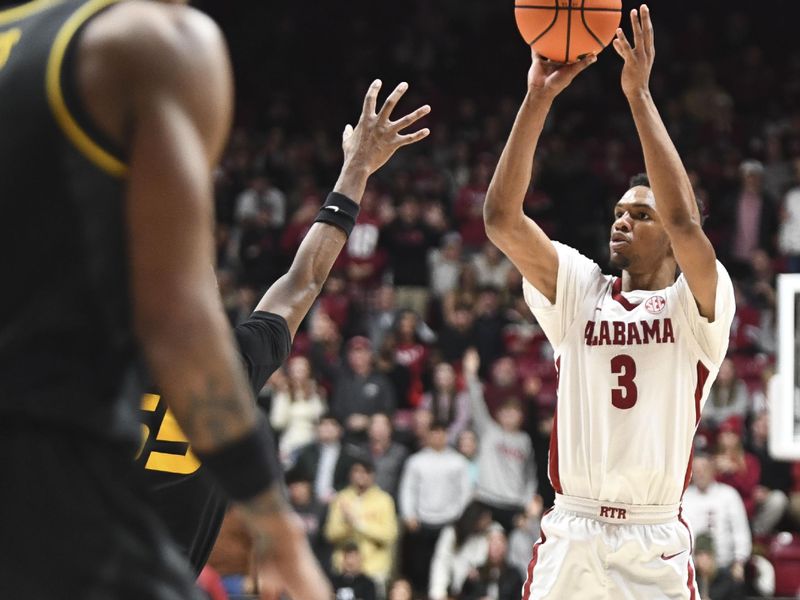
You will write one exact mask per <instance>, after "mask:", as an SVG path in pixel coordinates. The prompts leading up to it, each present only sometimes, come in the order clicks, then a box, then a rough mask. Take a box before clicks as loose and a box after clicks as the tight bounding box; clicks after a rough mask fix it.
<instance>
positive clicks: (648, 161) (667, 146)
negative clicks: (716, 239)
mask: <svg viewBox="0 0 800 600" xmlns="http://www.w3.org/2000/svg"><path fill="white" fill-rule="evenodd" d="M631 25H632V26H633V39H634V46H633V47H631V45H630V43H629V42H628V40H627V38H626V37H625V34H624V33H623V32H622V29H618V30H617V36H616V38H615V39H614V42H613V43H614V50H616V51H617V54H619V55H620V56H621V57H622V58H623V60H624V61H625V64H624V66H623V67H622V90H623V92H624V93H625V96H626V98H627V99H628V103H629V104H630V107H631V112H632V113H633V120H634V122H635V123H636V129H637V131H638V132H639V139H640V140H641V144H642V150H643V152H644V162H645V166H646V168H647V175H648V177H649V178H650V187H651V189H652V191H653V195H654V196H655V199H656V206H657V212H658V216H659V218H660V219H661V220H662V222H663V224H664V229H665V230H666V232H667V235H669V238H670V241H671V242H672V249H673V252H674V253H675V260H676V261H677V263H678V266H679V267H680V268H681V271H683V274H684V275H685V277H686V282H687V283H688V285H689V289H690V290H691V291H692V294H693V295H694V298H695V300H696V301H697V306H698V309H699V311H700V314H701V315H702V316H704V317H706V318H708V319H709V320H711V321H713V320H714V305H715V296H716V288H717V268H716V255H715V253H714V248H713V246H712V245H711V242H710V241H709V239H708V238H707V237H706V235H705V233H704V232H703V228H702V221H701V215H700V211H699V210H698V208H697V202H696V201H695V196H694V190H693V189H692V184H691V182H690V181H689V176H688V175H687V173H686V169H685V168H684V166H683V163H682V162H681V158H680V156H679V155H678V151H677V150H676V148H675V145H674V144H673V143H672V140H671V139H670V137H669V133H668V132H667V128H666V127H665V126H664V122H663V121H662V120H661V116H660V115H659V113H658V109H657V108H656V105H655V103H654V102H653V97H652V96H651V95H650V86H649V83H650V71H651V69H652V67H653V60H654V58H655V44H654V40H653V24H652V22H651V20H650V9H649V8H648V7H647V5H645V4H643V5H642V6H641V9H640V10H639V11H637V10H636V9H634V10H632V11H631Z"/></svg>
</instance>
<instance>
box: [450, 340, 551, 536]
mask: <svg viewBox="0 0 800 600" xmlns="http://www.w3.org/2000/svg"><path fill="white" fill-rule="evenodd" d="M479 366H480V358H479V357H478V353H477V351H475V350H474V349H471V350H468V351H467V353H466V354H465V355H464V378H465V379H466V382H467V388H468V390H469V395H470V401H471V403H472V422H473V425H474V426H475V432H476V433H477V434H478V438H479V439H480V450H479V451H478V464H479V468H478V487H477V490H476V498H478V499H479V500H481V501H482V502H484V503H485V504H486V505H488V506H489V507H490V508H491V510H492V517H493V518H494V520H496V521H497V522H498V523H500V524H501V525H502V526H503V529H505V530H506V531H511V529H512V527H513V521H514V516H515V515H516V514H517V513H520V512H522V511H523V510H524V507H525V506H526V505H527V504H528V502H530V501H531V500H532V499H533V497H534V495H535V494H536V463H535V461H534V457H533V448H532V446H531V439H530V437H529V436H528V434H526V433H525V432H523V431H522V430H521V427H522V419H523V414H522V410H521V408H520V405H519V402H518V401H517V402H514V401H509V402H507V403H505V404H503V405H501V406H500V409H499V410H498V411H497V421H495V420H494V419H493V418H492V416H491V415H490V414H489V410H488V409H487V408H486V403H485V402H484V399H483V389H482V387H481V382H480V380H479V379H478V368H479Z"/></svg>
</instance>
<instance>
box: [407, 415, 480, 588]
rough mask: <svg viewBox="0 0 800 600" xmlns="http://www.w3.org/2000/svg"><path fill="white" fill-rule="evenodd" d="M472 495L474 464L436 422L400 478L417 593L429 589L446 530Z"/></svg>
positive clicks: (409, 569) (410, 571) (411, 576)
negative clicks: (471, 467) (451, 445)
mask: <svg viewBox="0 0 800 600" xmlns="http://www.w3.org/2000/svg"><path fill="white" fill-rule="evenodd" d="M471 495H472V483H471V481H470V477H469V462H468V461H467V459H466V458H464V457H463V456H461V454H459V453H458V452H456V451H455V450H453V449H451V448H449V447H448V445H447V426H446V424H445V423H443V422H441V421H434V422H433V424H432V425H431V428H430V431H429V432H428V436H427V440H426V445H425V448H424V449H423V450H420V451H419V452H417V453H416V454H414V455H413V456H412V457H411V458H409V460H408V462H407V463H406V467H405V469H404V471H403V478H402V480H401V482H400V515H401V516H402V518H403V522H404V524H405V528H406V537H405V540H404V543H403V546H404V552H403V556H404V560H403V567H404V573H405V575H407V576H408V578H409V580H410V581H411V585H412V586H413V588H414V590H416V591H417V592H424V591H425V590H427V589H428V577H429V569H430V563H431V558H432V557H433V551H434V548H435V546H436V540H437V539H438V538H439V534H440V532H441V531H442V529H443V528H444V527H445V526H447V525H450V524H451V523H453V522H454V521H455V520H456V519H457V518H458V517H459V516H460V515H461V513H462V512H463V510H464V508H465V507H466V504H467V502H469V499H470V497H471Z"/></svg>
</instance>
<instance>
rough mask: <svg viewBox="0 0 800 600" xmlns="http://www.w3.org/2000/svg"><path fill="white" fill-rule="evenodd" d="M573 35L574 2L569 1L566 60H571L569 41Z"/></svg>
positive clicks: (566, 61)
mask: <svg viewBox="0 0 800 600" xmlns="http://www.w3.org/2000/svg"><path fill="white" fill-rule="evenodd" d="M571 35H572V2H570V3H569V11H568V12H567V49H566V51H565V52H564V62H565V63H568V62H569V41H570V36H571Z"/></svg>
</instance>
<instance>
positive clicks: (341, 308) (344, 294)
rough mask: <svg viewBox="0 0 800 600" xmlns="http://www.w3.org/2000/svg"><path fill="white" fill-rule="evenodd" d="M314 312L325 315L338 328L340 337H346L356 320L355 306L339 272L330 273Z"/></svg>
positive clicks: (342, 275)
mask: <svg viewBox="0 0 800 600" xmlns="http://www.w3.org/2000/svg"><path fill="white" fill-rule="evenodd" d="M316 310H321V311H323V312H324V313H326V314H327V315H328V316H329V317H330V318H331V319H333V321H334V323H337V324H338V326H339V331H341V332H342V335H344V336H347V335H348V334H349V333H350V330H351V329H352V323H353V322H355V321H356V320H357V315H356V314H355V313H356V310H355V306H354V305H353V301H352V299H351V296H350V290H348V289H347V280H346V279H345V278H344V274H343V273H341V272H339V271H332V272H331V273H330V275H328V279H327V280H326V281H325V285H324V286H323V287H322V292H321V293H320V295H319V297H318V298H317V305H316Z"/></svg>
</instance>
